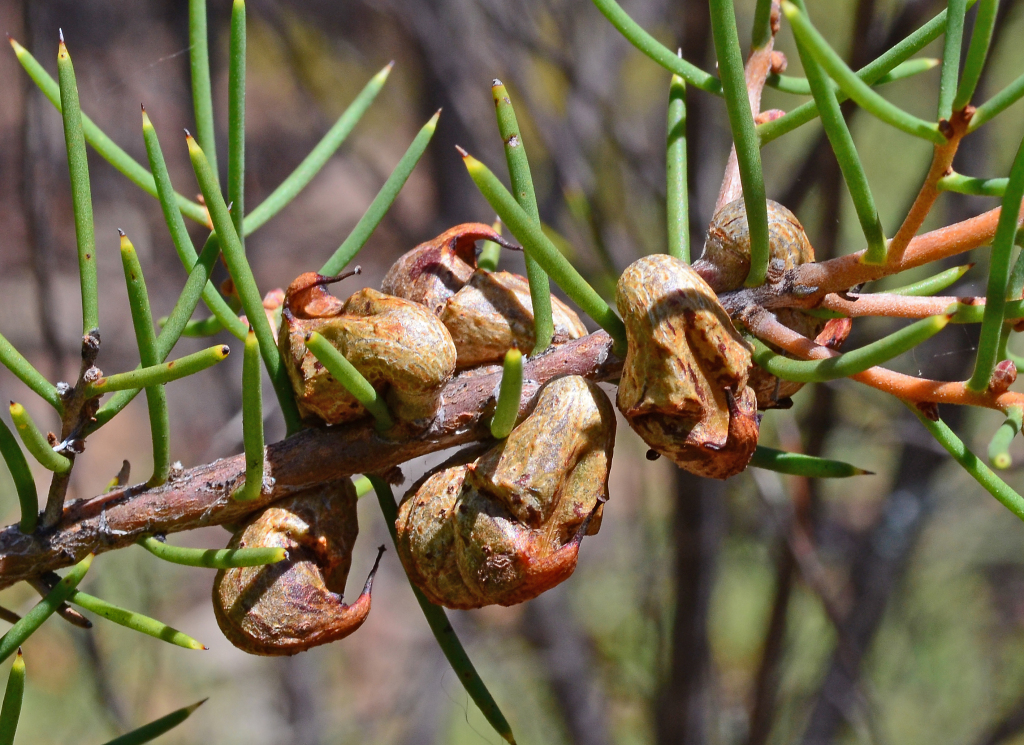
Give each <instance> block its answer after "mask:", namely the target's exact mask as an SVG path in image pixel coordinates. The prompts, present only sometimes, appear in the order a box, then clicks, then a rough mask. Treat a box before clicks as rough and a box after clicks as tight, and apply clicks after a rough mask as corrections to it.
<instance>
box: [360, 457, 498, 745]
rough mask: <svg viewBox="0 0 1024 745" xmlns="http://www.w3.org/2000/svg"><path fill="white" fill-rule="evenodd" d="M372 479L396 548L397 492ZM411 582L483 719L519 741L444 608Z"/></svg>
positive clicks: (433, 628) (449, 660) (428, 619)
mask: <svg viewBox="0 0 1024 745" xmlns="http://www.w3.org/2000/svg"><path fill="white" fill-rule="evenodd" d="M369 480H370V483H371V484H372V485H373V490H374V491H375V492H376V493H377V501H378V502H379V503H380V511H381V513H382V514H383V515H384V523H385V524H386V525H387V528H388V533H390V534H391V541H392V543H394V545H395V548H396V549H397V547H398V532H397V531H396V529H395V522H396V521H397V520H398V505H397V504H396V503H395V495H394V493H393V492H392V491H391V487H390V486H389V485H388V483H387V482H386V481H384V480H383V479H381V478H379V477H377V476H370V477H369ZM409 585H410V586H411V587H412V592H413V594H414V595H415V596H416V602H418V603H419V604H420V610H422V611H423V615H424V616H425V617H426V619H427V623H428V624H429V625H430V630H431V631H432V632H433V633H434V638H435V639H436V640H437V643H438V646H440V647H441V651H442V652H444V656H445V657H446V658H447V660H448V664H449V665H451V666H452V670H454V671H455V674H456V675H457V676H458V677H459V681H461V683H462V685H463V687H464V688H465V689H466V693H468V694H469V697H470V698H472V699H473V702H474V703H475V704H476V705H477V707H478V708H479V709H480V711H481V713H483V715H484V718H485V719H487V721H488V722H489V723H490V725H491V726H492V727H493V728H494V731H495V732H497V733H498V734H499V735H500V736H501V737H502V739H504V740H505V741H506V742H509V743H511V745H515V742H516V740H515V737H514V736H513V735H512V728H511V727H510V726H509V723H508V720H507V719H505V715H504V714H502V713H501V709H499V708H498V704H497V702H496V701H495V700H494V697H493V696H492V695H491V693H490V691H488V690H487V686H486V685H485V684H484V681H483V680H482V679H481V678H480V674H479V673H478V672H477V671H476V668H475V667H473V662H472V661H471V660H470V659H469V655H467V654H466V650H465V648H464V647H463V646H462V642H460V641H459V637H458V636H457V635H456V634H455V629H453V628H452V625H451V623H450V622H449V621H448V616H447V615H445V612H444V608H442V607H441V606H439V605H434V604H433V603H431V602H430V601H429V600H427V598H426V597H425V596H424V595H423V593H422V592H420V590H419V588H418V587H416V585H414V584H413V583H412V581H411V580H410V581H409Z"/></svg>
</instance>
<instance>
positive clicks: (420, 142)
mask: <svg viewBox="0 0 1024 745" xmlns="http://www.w3.org/2000/svg"><path fill="white" fill-rule="evenodd" d="M440 116H441V111H440V110H438V111H437V113H436V114H434V115H433V116H432V117H430V120H429V121H428V122H427V123H426V124H424V125H423V127H421V128H420V131H419V132H418V133H417V134H416V137H415V138H413V141H412V144H410V145H409V149H408V150H406V151H405V155H403V156H402V159H401V160H399V161H398V165H396V166H395V170H393V171H392V172H391V175H390V176H388V178H387V181H385V182H384V186H382V187H381V188H380V191H379V192H377V196H375V197H374V198H373V201H372V202H371V203H370V206H369V207H367V208H366V212H364V213H363V216H362V217H360V218H359V222H357V223H356V226H355V227H354V228H352V232H351V233H349V234H348V238H346V239H345V241H344V242H343V243H342V244H341V245H340V246H338V249H337V250H336V251H335V252H334V254H332V255H331V258H329V259H328V260H327V261H326V263H324V265H323V266H322V267H320V274H322V275H324V276H325V277H333V276H335V275H336V274H340V273H341V270H342V269H344V268H345V267H346V266H348V263H349V262H350V261H352V259H354V258H355V256H356V254H357V253H359V250H360V249H361V248H362V247H363V246H364V245H365V244H366V241H368V240H369V239H370V236H371V235H373V231H374V230H376V229H377V226H378V225H380V221H381V220H383V219H384V215H385V214H387V211H388V210H389V209H391V205H392V203H394V201H395V198H396V197H398V192H400V191H401V190H402V187H403V186H405V182H406V181H407V180H408V179H409V175H410V174H411V173H412V170H413V169H414V168H415V167H416V164H417V163H419V161H420V158H421V157H422V155H423V153H424V151H425V150H426V149H427V145H429V144H430V140H431V138H432V137H433V136H434V130H436V129H437V120H438V118H439V117H440Z"/></svg>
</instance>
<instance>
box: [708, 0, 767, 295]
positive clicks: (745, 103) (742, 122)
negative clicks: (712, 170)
mask: <svg viewBox="0 0 1024 745" xmlns="http://www.w3.org/2000/svg"><path fill="white" fill-rule="evenodd" d="M710 3H711V32H712V35H713V37H714V40H715V54H716V56H717V57H718V72H719V74H720V75H721V76H722V91H723V93H724V94H725V109H726V112H727V113H728V114H729V128H730V129H731V130H732V140H733V143H734V145H735V147H736V162H737V165H738V166H739V171H740V183H741V184H743V204H744V205H745V206H746V210H747V226H748V229H749V231H750V272H749V273H748V274H747V278H746V280H745V281H744V283H743V284H744V285H746V286H747V287H758V286H760V285H763V284H764V280H765V277H766V276H767V275H768V254H769V247H768V202H767V201H766V197H765V191H764V177H763V175H762V173H761V143H760V141H759V140H758V137H757V130H756V129H755V128H754V115H753V114H752V113H751V111H750V101H749V99H748V97H747V82H746V77H745V74H744V70H743V54H742V52H741V51H740V40H739V35H738V32H737V30H736V11H735V9H734V8H733V5H732V0H710Z"/></svg>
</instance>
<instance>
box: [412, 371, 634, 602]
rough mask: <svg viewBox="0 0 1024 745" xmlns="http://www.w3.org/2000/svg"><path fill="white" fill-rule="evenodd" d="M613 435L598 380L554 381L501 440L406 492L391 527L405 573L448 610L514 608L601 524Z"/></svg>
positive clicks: (567, 569) (568, 562)
mask: <svg viewBox="0 0 1024 745" xmlns="http://www.w3.org/2000/svg"><path fill="white" fill-rule="evenodd" d="M614 440H615V412H614V410H613V409H612V406H611V403H610V402H609V401H608V398H607V396H605V394H604V393H603V392H602V391H601V389H600V388H598V386H597V385H596V384H595V383H592V382H590V381H588V380H586V379H585V378H582V377H579V376H568V377H564V378H558V379H556V380H553V381H551V382H550V383H548V384H547V385H546V386H545V387H544V388H543V389H542V390H541V392H540V393H539V394H538V397H537V401H536V404H535V407H534V409H533V411H532V412H531V413H530V415H529V416H527V417H526V418H525V419H524V420H523V421H522V422H521V423H520V424H519V425H518V426H517V427H516V428H515V429H514V430H513V431H512V434H510V435H509V436H508V438H507V439H506V440H505V441H504V442H500V443H498V444H497V445H495V446H494V447H492V448H490V449H489V450H487V451H485V452H484V453H483V455H481V456H480V457H478V458H476V459H475V460H472V459H471V458H472V456H465V457H464V459H463V460H462V461H461V462H456V463H455V464H454V465H452V464H447V465H445V466H442V467H440V468H438V469H435V470H434V471H432V472H431V473H428V474H427V475H426V476H424V477H423V478H422V479H420V480H419V481H418V482H417V483H416V484H415V485H413V487H412V489H411V490H410V491H409V492H408V493H407V494H406V495H405V498H404V499H403V500H402V504H401V507H400V509H399V515H398V522H397V523H396V526H395V527H396V528H397V529H398V553H399V556H400V557H401V559H402V563H403V564H404V565H405V569H406V571H407V572H408V574H409V577H410V578H411V579H412V581H413V582H414V583H415V584H416V586H417V587H419V588H420V589H421V590H422V591H423V593H424V594H425V595H426V596H427V597H428V598H429V599H430V600H431V601H432V602H434V603H438V604H440V605H444V606H447V607H449V608H479V607H482V606H485V605H494V604H498V605H514V604H516V603H521V602H524V601H526V600H529V599H530V598H533V597H536V596H537V595H539V594H540V593H542V592H544V591H545V590H548V589H550V588H551V587H554V586H555V585H557V584H558V583H559V582H562V581H563V580H565V579H566V578H568V577H569V576H570V575H571V574H572V572H573V570H574V569H575V568H576V558H577V555H578V553H579V546H580V542H581V541H582V539H583V536H584V534H588V535H592V534H594V533H596V532H597V531H598V529H599V528H600V519H601V511H602V505H603V504H604V502H605V501H607V499H608V470H609V468H610V467H611V458H612V446H613V444H614ZM476 452H479V451H476Z"/></svg>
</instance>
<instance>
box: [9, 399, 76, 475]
mask: <svg viewBox="0 0 1024 745" xmlns="http://www.w3.org/2000/svg"><path fill="white" fill-rule="evenodd" d="M11 420H12V421H13V422H14V428H15V429H16V430H17V431H18V436H19V437H20V438H21V441H22V442H23V443H25V449H26V450H28V451H29V453H31V454H32V457H33V458H35V459H36V460H37V461H39V463H40V464H41V465H42V466H43V468H45V469H47V470H49V471H53V472H54V473H67V472H68V471H70V470H71V461H70V460H68V459H67V458H65V457H64V456H63V455H61V454H60V453H57V452H55V451H54V449H53V448H52V447H50V443H49V442H47V440H46V435H44V434H43V433H42V432H40V431H39V427H37V426H36V423H35V422H34V421H32V417H30V416H29V414H28V412H27V411H25V407H24V406H22V405H21V404H16V403H14V402H13V401H11Z"/></svg>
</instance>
